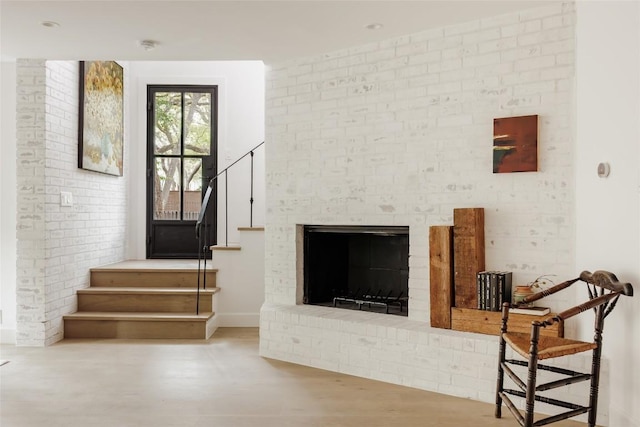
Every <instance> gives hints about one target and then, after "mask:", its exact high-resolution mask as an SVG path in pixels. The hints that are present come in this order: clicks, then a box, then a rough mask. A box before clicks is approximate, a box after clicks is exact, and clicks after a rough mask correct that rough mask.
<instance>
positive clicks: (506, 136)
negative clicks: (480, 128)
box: [493, 115, 538, 173]
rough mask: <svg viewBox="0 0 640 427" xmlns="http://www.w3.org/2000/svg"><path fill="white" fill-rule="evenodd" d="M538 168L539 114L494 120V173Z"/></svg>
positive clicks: (531, 170) (529, 170)
mask: <svg viewBox="0 0 640 427" xmlns="http://www.w3.org/2000/svg"><path fill="white" fill-rule="evenodd" d="M537 170H538V116H537V115H535V116H520V117H506V118H502V119H494V120H493V173H507V172H535V171H537Z"/></svg>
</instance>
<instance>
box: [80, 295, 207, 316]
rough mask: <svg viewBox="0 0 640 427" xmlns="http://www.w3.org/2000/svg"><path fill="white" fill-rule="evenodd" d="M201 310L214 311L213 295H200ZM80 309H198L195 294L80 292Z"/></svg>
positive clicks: (121, 310)
mask: <svg viewBox="0 0 640 427" xmlns="http://www.w3.org/2000/svg"><path fill="white" fill-rule="evenodd" d="M199 308H200V311H201V312H208V311H213V297H212V296H211V295H200V307H199ZM78 311H116V312H142V313H148V312H169V313H189V312H194V313H195V311H196V296H195V295H135V294H121V295H95V294H94V295H92V294H81V293H79V294H78Z"/></svg>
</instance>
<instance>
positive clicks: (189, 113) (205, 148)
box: [184, 92, 211, 156]
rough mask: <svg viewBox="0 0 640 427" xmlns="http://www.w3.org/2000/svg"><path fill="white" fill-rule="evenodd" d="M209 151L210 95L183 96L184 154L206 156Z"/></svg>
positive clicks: (189, 94) (191, 93)
mask: <svg viewBox="0 0 640 427" xmlns="http://www.w3.org/2000/svg"><path fill="white" fill-rule="evenodd" d="M210 151H211V94H210V93H196V92H185V94H184V154H186V155H195V156H208V155H209V154H210Z"/></svg>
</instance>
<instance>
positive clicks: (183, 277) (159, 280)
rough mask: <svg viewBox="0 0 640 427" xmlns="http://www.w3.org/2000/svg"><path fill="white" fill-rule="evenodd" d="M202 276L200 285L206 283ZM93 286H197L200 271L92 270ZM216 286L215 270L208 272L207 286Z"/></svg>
mask: <svg viewBox="0 0 640 427" xmlns="http://www.w3.org/2000/svg"><path fill="white" fill-rule="evenodd" d="M203 282H204V275H203V274H201V276H200V287H202V286H203V285H204V283H203ZM91 286H108V287H176V288H197V287H198V273H197V271H193V272H171V271H92V272H91ZM215 286H216V273H215V271H210V272H207V288H213V287H215Z"/></svg>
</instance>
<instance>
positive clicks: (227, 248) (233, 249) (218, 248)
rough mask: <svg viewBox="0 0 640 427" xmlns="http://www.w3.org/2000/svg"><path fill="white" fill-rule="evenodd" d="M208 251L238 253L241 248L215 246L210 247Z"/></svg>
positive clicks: (235, 246)
mask: <svg viewBox="0 0 640 427" xmlns="http://www.w3.org/2000/svg"><path fill="white" fill-rule="evenodd" d="M209 249H210V250H212V251H239V250H241V249H242V248H241V247H240V246H238V245H230V246H224V245H215V246H210V247H209Z"/></svg>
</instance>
